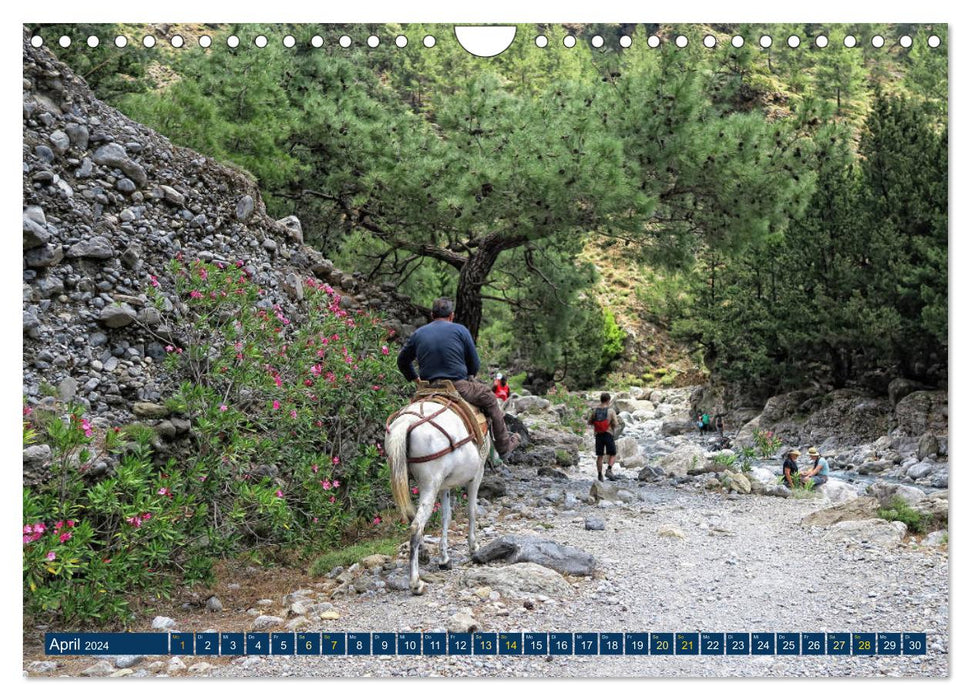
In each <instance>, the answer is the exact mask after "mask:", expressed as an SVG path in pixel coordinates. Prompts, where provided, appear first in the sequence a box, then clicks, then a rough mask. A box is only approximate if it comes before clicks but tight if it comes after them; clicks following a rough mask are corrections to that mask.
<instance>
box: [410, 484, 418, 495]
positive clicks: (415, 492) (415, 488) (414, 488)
mask: <svg viewBox="0 0 971 700" xmlns="http://www.w3.org/2000/svg"><path fill="white" fill-rule="evenodd" d="M411 493H412V495H414V496H417V495H418V487H417V486H412V487H411Z"/></svg>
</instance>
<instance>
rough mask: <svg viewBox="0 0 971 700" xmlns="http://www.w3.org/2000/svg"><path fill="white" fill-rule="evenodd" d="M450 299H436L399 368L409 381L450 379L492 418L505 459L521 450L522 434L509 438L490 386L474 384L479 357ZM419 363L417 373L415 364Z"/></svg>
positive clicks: (410, 340)
mask: <svg viewBox="0 0 971 700" xmlns="http://www.w3.org/2000/svg"><path fill="white" fill-rule="evenodd" d="M453 309H454V307H453V306H452V301H451V300H450V299H445V298H442V299H436V300H435V302H434V304H432V320H431V323H428V324H426V325H424V326H422V327H421V328H419V329H418V330H416V331H415V332H414V333H412V334H411V337H410V338H408V341H407V342H406V343H405V345H404V347H402V348H401V352H399V353H398V369H399V370H401V373H402V374H403V375H404V376H405V379H407V380H408V381H415V380H416V379H419V378H421V379H423V380H425V381H428V382H434V381H435V380H436V379H448V380H451V382H452V384H453V385H454V386H455V389H456V390H457V391H458V393H459V395H460V396H461V397H462V398H463V399H465V400H466V401H468V402H469V403H470V404H472V405H473V406H477V407H478V408H481V409H482V411H483V413H485V414H486V416H488V418H489V423H490V425H491V427H492V439H493V441H494V442H495V446H496V452H498V453H499V455H500V457H502V459H505V458H506V457H508V456H509V454H510V453H511V452H512V451H513V450H515V449H516V448H517V447H519V435H516V434H513V435H512V436H510V435H509V431H508V430H506V422H505V420H503V414H502V409H500V408H499V404H498V403H497V402H496V396H495V394H493V393H492V391H491V390H490V389H489V386H488V385H487V384H484V383H482V382H477V381H475V379H474V377H475V375H476V373H477V372H478V371H479V354H478V352H476V349H475V342H474V341H473V340H472V334H471V333H469V329H468V328H466V327H465V326H463V325H461V324H460V323H455V322H454V318H455V313H454V310H453ZM416 360H417V361H418V372H415V368H414V366H413V363H414V362H415V361H416Z"/></svg>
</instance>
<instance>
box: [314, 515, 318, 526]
mask: <svg viewBox="0 0 971 700" xmlns="http://www.w3.org/2000/svg"><path fill="white" fill-rule="evenodd" d="M316 522H317V517H316V516H314V523H315V524H316Z"/></svg>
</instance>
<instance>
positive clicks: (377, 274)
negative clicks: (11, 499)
mask: <svg viewBox="0 0 971 700" xmlns="http://www.w3.org/2000/svg"><path fill="white" fill-rule="evenodd" d="M131 14H132V13H131V12H128V13H126V15H125V16H129V15H131ZM155 14H156V15H159V16H161V15H164V11H163V10H162V9H159V8H157V9H156V12H155ZM407 14H408V13H407V12H405V11H401V12H395V13H389V14H388V15H387V18H388V19H400V18H402V17H404V16H406V15H407ZM592 14H593V16H600V15H601V14H603V13H602V12H594V13H592ZM652 14H654V13H653V11H652V10H651V8H649V7H643V8H639V9H637V10H636V11H634V10H633V9H632V8H628V11H626V12H624V13H620V14H619V15H618V16H617V17H615V19H642V20H646V19H651V16H652ZM716 14H717V15H719V16H724V17H727V18H729V19H730V18H731V15H732V12H731V11H726V12H722V13H716ZM716 14H713V15H712V18H717V17H716ZM806 14H807V17H809V18H810V19H811V18H812V15H814V14H819V13H813V12H807V13H806ZM911 14H912V15H913V18H914V19H920V18H921V17H920V15H921V14H922V11H921V8H920V7H915V8H914V10H913V11H912V13H911ZM556 15H557V13H556V12H554V11H550V12H549V17H548V19H550V20H557V19H563V17H560V18H558V17H557V16H556ZM180 16H181V15H179V16H173V17H172V19H173V20H176V19H179V18H180ZM231 16H232V13H227V14H226V17H227V18H229V17H231ZM573 16H574V15H571V17H573ZM869 16H870V17H871V18H873V19H876V20H879V18H880V13H879V12H877V11H874V12H872V13H871V14H870V15H869ZM118 17H119V19H121V18H123V15H118ZM766 17H767V18H769V16H768V15H767V16H766ZM567 18H568V19H569V18H570V17H567ZM932 18H933V17H932ZM501 19H502V18H501V17H499V18H498V20H501ZM580 19H582V16H581V17H580ZM948 35H949V27H948V24H947V23H946V22H937V23H934V22H913V23H901V22H883V23H881V22H879V21H875V22H833V23H811V22H810V23H804V22H803V23H799V22H787V23H779V22H774V23H773V22H755V21H744V22H734V23H733V22H726V23H718V22H714V23H704V22H692V23H672V22H656V23H652V22H647V21H638V22H616V21H615V22H588V21H576V22H563V21H549V22H531V23H515V22H507V23H503V22H501V21H489V22H484V23H479V24H475V23H459V24H454V23H443V22H424V23H423V22H368V23H351V22H344V23H335V22H324V23H312V22H309V21H300V22H295V21H290V22H266V23H254V22H245V23H239V22H198V23H194V22H179V21H172V22H153V23H131V22H121V21H119V22H108V21H104V22H100V23H81V22H62V23H23V24H22V30H21V35H20V37H19V40H20V42H21V44H22V59H23V73H22V79H21V80H22V96H23V99H22V155H23V165H22V183H23V184H22V193H23V194H22V205H23V206H22V211H23V215H22V220H23V251H22V255H23V265H22V299H23V302H22V316H23V359H22V369H23V377H22V426H23V444H22V450H23V483H22V487H23V504H22V523H21V525H22V539H23V542H22V563H23V577H22V598H23V660H22V661H23V663H22V667H23V672H24V673H25V675H26V676H28V677H29V678H35V677H37V678H53V677H70V678H81V677H94V678H111V679H114V678H125V677H128V678H153V679H163V678H206V679H241V678H254V677H262V678H266V677H271V678H294V677H296V678H313V679H316V678H344V679H351V678H361V677H374V678H391V677H394V678H415V677H419V678H428V677H448V678H452V677H460V678H470V677H475V678H479V677H484V678H514V677H515V678H637V679H641V678H658V677H665V678H710V677H711V678H730V677H732V678H734V677H748V678H753V677H759V678H763V677H770V678H807V677H808V678H821V677H839V678H875V677H884V676H890V677H899V678H944V677H948V676H949V675H950V673H951V666H950V663H949V657H948V654H949V648H950V639H951V632H950V627H949V625H950V622H949V617H950V604H949V591H950V580H951V578H950V560H949V549H950V544H949V524H948V516H949V480H950V468H949V423H948V420H949V409H948V407H949V402H948V389H949V375H948V369H949V355H948V349H949V335H948V317H949V305H948V290H949V277H948V268H949V264H948V263H949V249H948V216H949V209H948V205H949V202H948V183H949V158H948V154H949V149H948V146H949V144H948V134H949V130H948V126H949V123H948V115H949V109H948V108H949V82H948V68H949V63H948V51H949V48H948V47H949V40H948ZM955 269H958V268H957V266H955ZM959 274H960V273H959ZM11 278H14V275H11ZM952 366H954V365H953V364H952ZM160 682H162V681H160Z"/></svg>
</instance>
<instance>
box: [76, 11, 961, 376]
mask: <svg viewBox="0 0 971 700" xmlns="http://www.w3.org/2000/svg"><path fill="white" fill-rule="evenodd" d="M518 29H519V31H518V36H517V39H516V41H515V42H514V43H513V45H512V46H511V47H510V48H509V49H507V50H506V51H505V52H503V53H502V54H500V55H499V56H496V57H494V58H489V59H481V58H478V57H475V56H472V55H470V54H468V53H467V52H466V51H465V50H464V49H462V48H461V47H460V46H459V45H458V43H457V42H455V41H454V40H452V38H451V37H446V36H443V33H442V32H443V27H441V26H440V25H433V26H424V25H406V26H401V25H353V26H351V25H346V26H333V25H328V26H319V25H314V26H308V25H298V26H287V27H286V28H285V31H287V32H290V33H292V34H293V35H294V36H295V37H296V44H295V46H294V47H293V48H289V49H288V48H284V47H283V46H282V45H281V44H280V42H279V41H271V42H270V43H269V45H268V46H267V47H265V48H262V49H259V48H256V47H255V46H254V45H253V43H252V41H243V42H242V43H241V44H240V45H239V47H238V48H236V49H228V48H226V46H225V37H226V36H227V35H228V34H230V33H233V34H237V35H239V36H242V37H250V36H253V35H255V34H256V33H263V34H266V35H269V36H277V35H279V34H280V32H281V31H282V30H283V28H281V27H279V26H275V27H271V26H255V25H241V26H231V27H230V26H223V27H210V28H207V29H206V31H211V33H212V34H213V40H214V43H213V46H214V48H212V49H209V50H202V49H198V48H196V49H193V50H191V51H181V52H174V51H172V50H168V49H166V50H163V47H161V46H160V47H159V48H158V49H156V50H155V52H154V53H153V54H152V55H151V57H150V58H148V57H146V55H145V54H144V53H143V52H142V51H141V49H140V48H138V47H134V46H132V47H130V49H131V50H129V51H128V53H125V52H119V55H122V54H123V55H124V59H123V60H122V59H121V58H118V57H117V56H116V55H113V54H110V53H106V54H104V55H102V54H95V53H92V54H89V55H83V53H84V52H80V51H76V50H74V49H71V50H70V51H67V52H65V53H66V55H67V56H68V58H69V59H70V60H72V61H73V62H74V63H75V64H76V65H77V66H79V67H80V68H82V69H83V70H84V71H85V74H86V75H88V76H89V79H90V80H92V82H93V83H94V84H96V86H97V89H103V90H104V91H105V93H106V94H108V95H109V96H110V99H112V100H114V101H115V102H116V103H117V104H119V105H120V106H121V107H122V108H123V109H124V110H126V111H127V112H128V113H129V114H130V115H131V116H133V117H134V118H135V119H138V120H139V121H143V122H145V123H148V124H149V125H151V126H154V127H155V128H158V129H159V130H160V131H162V132H163V133H165V134H166V135H167V136H169V137H170V138H172V139H173V140H175V141H176V142H178V143H181V144H184V145H188V146H190V147H193V148H196V149H197V150H200V151H202V152H204V153H206V154H208V155H211V156H213V157H216V158H219V159H221V160H227V161H231V162H234V163H236V164H237V165H239V166H241V167H243V168H245V169H247V170H249V171H250V172H251V173H253V175H254V176H255V177H256V178H257V179H258V180H259V182H260V185H261V187H262V191H263V194H264V198H265V199H266V201H267V206H268V210H269V211H270V213H271V214H273V215H275V216H283V215H286V214H297V215H298V216H299V217H300V219H301V221H302V222H303V223H304V230H305V232H306V235H307V240H308V241H309V242H311V243H312V244H314V245H317V246H319V247H320V248H321V249H322V250H324V251H325V252H326V253H327V254H328V255H330V256H332V257H334V258H335V260H337V262H338V263H339V264H340V265H341V266H342V267H344V268H345V269H355V270H360V271H363V272H364V273H365V274H366V275H368V276H369V277H370V278H371V279H373V280H377V279H380V280H382V281H391V282H392V283H394V284H395V285H396V286H397V287H398V288H399V289H404V290H406V291H408V292H409V293H412V294H414V295H415V296H416V297H419V298H416V301H418V302H419V303H428V302H429V301H430V300H431V299H432V298H434V297H435V296H440V295H449V296H454V297H455V298H456V300H457V318H458V320H459V321H460V322H462V323H464V324H465V325H467V326H468V327H469V329H470V330H471V331H472V333H473V334H474V335H476V336H478V334H479V331H480V329H482V328H483V327H484V326H485V327H488V326H489V325H490V324H494V325H495V328H493V329H492V332H491V334H488V338H489V341H490V343H493V342H494V341H495V342H499V339H503V340H502V341H501V342H502V344H503V345H504V346H505V355H506V356H507V357H511V358H514V359H515V361H518V362H519V363H520V366H522V367H534V368H536V367H539V368H542V369H543V370H544V371H545V372H546V373H547V374H549V375H551V376H563V375H564V373H565V374H566V375H568V376H571V377H572V378H574V379H576V378H578V377H579V376H580V375H582V376H583V379H582V380H580V381H582V382H591V381H594V379H595V376H594V375H595V374H596V373H598V372H602V371H603V370H604V368H605V367H607V366H609V360H605V359H604V358H607V357H611V356H613V355H614V353H615V350H616V348H615V346H616V344H617V343H616V335H617V332H616V328H610V326H609V323H608V318H607V314H605V313H604V311H605V310H604V309H603V308H600V306H599V304H598V303H597V302H595V301H594V299H593V296H592V295H591V293H590V290H591V285H592V284H593V283H594V281H595V280H596V274H595V272H594V271H593V270H592V268H590V267H588V266H584V265H581V264H580V263H579V262H578V255H580V254H581V252H583V251H584V249H585V247H587V248H588V249H589V246H600V245H605V243H604V242H613V244H616V245H617V246H618V250H622V251H623V252H622V253H620V254H621V255H623V256H624V257H626V258H629V259H633V260H637V261H639V262H640V263H641V264H642V265H644V266H655V267H660V266H664V267H667V268H669V269H673V270H676V271H677V276H676V277H671V276H668V279H669V280H673V279H678V280H689V279H694V280H695V282H694V284H693V285H692V286H690V289H686V288H685V287H684V285H685V284H686V283H685V282H679V283H678V284H679V285H681V286H680V288H679V289H671V290H669V291H670V292H671V293H672V294H676V293H678V294H681V293H684V292H690V293H688V294H682V298H680V299H679V300H678V301H677V303H676V304H672V305H671V306H670V309H669V311H671V312H673V313H667V314H663V315H665V316H666V317H670V321H671V323H673V324H674V326H675V327H676V329H677V330H678V333H679V336H680V337H681V338H683V339H685V340H687V341H689V342H690V343H697V344H698V345H699V346H700V347H702V348H704V351H705V354H706V357H707V358H708V362H709V366H710V368H711V369H712V371H714V372H715V373H716V374H718V373H722V372H724V373H727V376H738V377H746V376H747V377H750V378H757V382H758V383H759V384H761V385H764V386H769V385H771V384H772V383H773V382H790V383H798V382H799V381H804V380H805V379H806V378H807V377H810V376H812V377H815V376H817V375H821V374H823V375H828V376H829V379H830V380H831V381H833V382H835V383H837V384H839V383H842V382H846V381H852V380H853V378H854V377H856V376H857V375H858V374H859V371H862V370H861V369H860V368H871V367H876V366H878V365H881V364H882V365H886V364H887V363H898V364H899V365H900V366H901V367H908V368H909V369H907V370H906V371H907V372H908V373H910V374H912V375H915V376H917V375H922V374H927V373H928V371H929V366H931V365H935V364H938V365H939V364H941V359H940V358H941V356H942V353H943V352H944V351H945V349H946V337H947V325H946V319H947V314H946V311H947V296H946V263H947V245H946V243H947V241H946V226H947V218H946V210H947V206H946V205H947V202H946V196H947V194H946V192H947V179H946V162H947V161H946V148H947V141H946V123H947V111H946V108H947V102H946V100H947V71H946V69H947V59H946V46H945V47H941V49H940V50H934V49H931V48H929V47H928V46H927V41H926V40H927V36H928V35H929V34H930V33H932V32H933V33H937V34H938V35H941V36H943V38H944V39H945V40H946V27H944V28H936V27H923V26H919V25H895V26H893V27H889V26H884V25H810V24H787V25H706V26H701V25H600V24H598V25H520V26H519V27H518ZM58 31H59V30H58ZM648 33H650V34H657V35H659V36H661V37H662V39H663V40H662V42H661V45H660V46H659V47H658V48H650V47H649V46H648V44H647V41H646V36H645V35H646V34H648ZM709 33H710V34H711V35H712V36H713V37H715V38H716V46H715V47H714V48H706V47H705V46H704V45H703V43H702V41H701V39H702V36H703V35H705V34H709ZM903 33H907V34H909V35H910V36H911V37H912V39H913V45H912V48H910V49H907V48H904V47H903V46H901V45H900V44H899V43H897V42H896V35H898V34H903ZM314 34H319V35H321V36H322V37H323V44H322V46H321V47H319V48H318V47H314V46H313V45H312V44H311V43H310V38H311V36H312V35H314ZM344 34H346V35H347V36H350V37H351V38H352V42H353V43H352V46H351V48H350V49H344V48H341V47H340V45H339V44H338V41H337V39H338V36H340V35H344ZM371 34H374V35H377V36H379V37H380V38H381V43H380V45H379V46H377V47H374V48H364V47H363V46H361V44H363V42H364V40H365V38H366V37H367V36H369V35H371ZM400 34H404V35H407V37H408V39H409V41H408V43H407V46H405V47H403V48H402V47H398V46H397V45H395V43H394V41H393V39H392V37H395V36H397V35H400ZM426 34H432V35H436V36H437V37H438V39H439V41H438V42H437V43H436V45H435V47H434V48H433V49H428V48H426V47H424V46H423V45H422V42H421V38H422V37H423V36H425V35H426ZM538 34H542V35H543V36H545V37H546V38H547V40H548V47H547V48H545V49H538V48H536V47H535V44H534V43H533V39H534V37H535V36H536V35H538ZM568 34H572V35H574V36H576V37H577V39H578V41H577V45H576V47H575V48H573V49H567V48H565V47H564V45H563V38H564V37H565V36H566V35H568ZM594 34H597V35H599V36H601V37H603V38H604V40H605V43H604V45H603V46H602V47H601V48H593V47H592V46H591V43H590V39H591V38H592V36H593V35H594ZM681 34H683V35H685V36H687V37H689V42H688V45H687V47H685V48H677V47H676V46H675V44H674V41H673V40H674V37H675V36H677V35H681ZM734 34H739V35H741V36H743V38H744V39H745V42H744V43H743V45H742V46H734V45H732V43H731V37H732V36H733V35H734ZM763 34H768V35H770V36H772V38H773V42H772V44H771V46H769V47H763V46H760V44H759V37H760V36H761V35H763ZM624 35H626V36H629V37H630V38H631V40H632V41H631V45H630V47H629V48H624V49H622V48H621V47H620V43H619V39H620V37H621V36H624ZM820 35H825V36H826V37H827V38H828V42H829V44H828V46H827V47H826V48H820V47H819V46H817V44H816V41H815V39H816V37H818V36H820ZM850 35H852V36H854V37H855V38H856V39H857V42H858V43H857V45H856V46H855V47H854V48H846V47H844V45H843V39H844V37H846V36H850ZM875 35H883V36H885V37H886V41H887V45H886V46H885V47H883V48H876V47H874V46H873V45H872V44H871V42H870V38H871V37H873V36H875ZM790 36H791V37H796V38H798V48H792V47H791V46H790V45H789V42H788V38H789V37H790ZM793 43H796V42H795V41H793ZM215 47H219V48H218V49H217V48H215ZM150 66H151V70H149V67H150ZM113 70H116V71H121V72H124V71H129V72H130V73H131V74H132V77H134V78H136V79H134V80H131V81H129V82H128V83H126V82H125V80H119V79H118V76H117V75H114V74H113V72H112V71H113ZM147 75H152V76H154V77H155V87H154V88H153V89H150V90H149V89H147V86H148V82H149V81H148V80H147V79H146V77H145V76H147ZM126 85H127V86H128V89H130V92H126ZM619 246H623V247H619ZM795 270H800V271H801V272H800V273H799V274H796V273H795V272H794V271H795ZM648 277H651V275H648ZM942 280H943V283H942ZM642 296H643V295H642ZM647 296H649V295H647ZM647 296H644V298H647ZM506 307H508V308H506ZM500 308H502V309H503V310H502V311H500ZM484 309H485V311H484ZM780 309H792V310H793V313H797V314H800V315H801V317H802V318H808V319H813V320H814V323H816V322H817V321H818V323H816V325H815V326H814V328H815V329H816V330H814V331H813V333H811V334H810V335H811V337H812V342H809V336H806V335H804V328H805V327H806V326H805V325H799V324H792V325H789V322H788V321H787V320H786V319H782V318H780ZM486 312H488V314H487V315H486V316H484V313H486ZM649 313H650V311H648V314H649ZM665 323H667V321H665ZM608 337H609V338H611V340H609V341H608ZM513 339H514V340H513ZM513 345H514V346H515V347H512V346H513ZM591 345H597V346H598V347H596V348H592V347H587V346H591ZM608 345H609V346H610V348H613V349H609V348H608ZM805 348H812V350H811V351H808V350H807V351H804V350H803V349H805ZM931 356H937V358H938V360H937V361H927V360H926V358H930V357H931ZM919 357H924V358H925V361H924V363H923V365H921V363H920V362H919V361H918V358H919ZM918 365H920V366H918ZM592 366H595V367H597V370H595V371H594V375H591V374H590V373H589V372H588V369H589V368H590V367H592ZM931 374H933V373H931Z"/></svg>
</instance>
